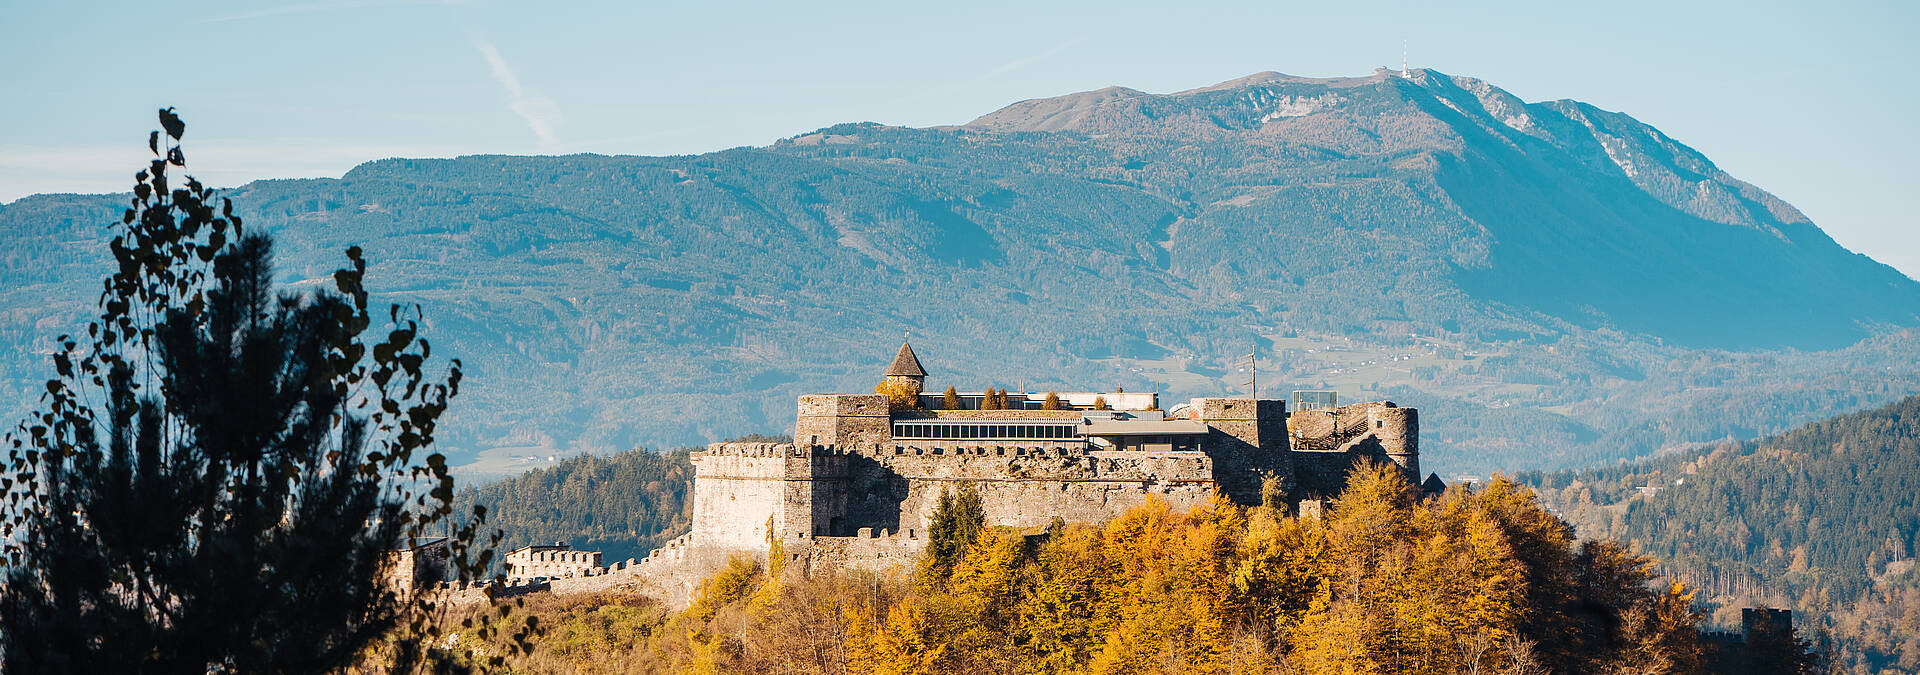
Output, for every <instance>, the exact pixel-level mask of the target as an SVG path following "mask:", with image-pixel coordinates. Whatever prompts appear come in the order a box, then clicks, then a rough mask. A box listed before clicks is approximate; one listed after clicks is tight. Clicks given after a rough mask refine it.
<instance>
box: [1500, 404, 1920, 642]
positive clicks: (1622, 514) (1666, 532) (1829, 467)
mask: <svg viewBox="0 0 1920 675" xmlns="http://www.w3.org/2000/svg"><path fill="white" fill-rule="evenodd" d="M1521 479H1522V480H1525V481H1528V482H1532V483H1534V484H1536V485H1538V486H1540V489H1541V493H1542V495H1543V498H1544V499H1545V501H1546V502H1547V503H1548V504H1549V505H1552V506H1554V507H1555V508H1557V510H1558V511H1559V512H1560V513H1561V514H1562V515H1563V516H1564V517H1565V518H1567V519H1568V520H1569V521H1571V522H1573V523H1574V524H1575V525H1576V526H1577V527H1578V529H1579V530H1580V532H1581V534H1582V535H1583V536H1590V537H1607V538H1613V539H1618V540H1620V541H1622V542H1626V543H1628V544H1630V545H1631V546H1633V547H1635V549H1636V550H1639V551H1642V552H1645V553H1648V554H1650V555H1653V556H1655V557H1657V558H1659V559H1660V560H1661V561H1662V563H1661V571H1662V572H1663V573H1664V574H1665V575H1667V576H1668V577H1671V578H1674V579H1677V580H1681V581H1685V582H1687V583H1688V584H1689V585H1692V586H1695V587H1697V588H1699V589H1701V599H1702V600H1703V601H1705V602H1706V603H1707V604H1708V605H1709V606H1710V607H1712V608H1716V609H1717V610H1718V611H1716V612H1715V614H1714V618H1715V619H1716V621H1717V622H1718V623H1719V624H1721V625H1723V626H1726V625H1737V623H1738V621H1739V608H1740V607H1743V606H1747V605H1750V604H1755V603H1766V604H1771V605H1773V606H1778V607H1792V608H1794V609H1796V610H1798V611H1799V612H1800V615H1799V617H1798V620H1799V621H1800V622H1801V626H1803V627H1806V628H1815V627H1823V628H1826V629H1828V630H1830V631H1832V632H1833V633H1834V636H1835V638H1836V639H1838V640H1839V645H1838V649H1837V652H1836V654H1835V656H1836V657H1837V658H1838V660H1839V661H1840V662H1841V663H1842V664H1844V665H1847V666H1849V667H1851V666H1860V667H1863V668H1871V669H1876V670H1877V669H1891V670H1897V671H1898V672H1914V671H1916V670H1920V571H1916V570H1915V569H1914V567H1915V565H1914V555H1915V553H1916V551H1920V396H1915V397H1910V398H1907V399H1904V400H1902V401H1899V402H1898V403H1895V404H1892V405H1889V406H1886V407H1884V408H1880V409H1877V410H1872V411H1867V412H1861V413H1855V414H1851V415H1844V416H1840V417H1836V418H1833V419H1828V420H1823V421H1820V422H1816V423H1813V424H1809V425H1806V426H1804V427H1801V428H1799V429H1795V430H1793V431H1791V432H1789V433H1786V434H1783V435H1780V436H1778V437H1774V438H1768V439H1764V440H1757V441H1746V442H1739V443H1726V444H1721V445H1719V446H1716V447H1713V448H1708V449H1702V450H1698V451H1693V452H1686V453H1679V454H1674V455H1669V456H1665V457H1661V458H1658V459H1653V460H1647V461H1642V462H1637V463H1632V464H1627V465H1622V466H1615V467H1608V468H1604V469H1590V470H1585V471H1578V472H1557V473H1551V474H1523V475H1522V476H1521Z"/></svg>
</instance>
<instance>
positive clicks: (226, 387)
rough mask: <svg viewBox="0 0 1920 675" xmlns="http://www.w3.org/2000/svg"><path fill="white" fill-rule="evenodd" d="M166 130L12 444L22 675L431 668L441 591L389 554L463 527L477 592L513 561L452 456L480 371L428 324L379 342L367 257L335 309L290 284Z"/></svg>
mask: <svg viewBox="0 0 1920 675" xmlns="http://www.w3.org/2000/svg"><path fill="white" fill-rule="evenodd" d="M160 125H161V127H162V128H163V130H164V137H163V135H162V132H161V131H156V132H154V133H153V134H152V135H151V136H150V137H149V139H148V148H149V149H150V150H151V151H152V152H153V154H154V157H155V158H154V159H153V160H152V161H151V162H150V163H149V165H148V166H147V167H146V168H145V169H144V170H142V171H140V172H139V173H138V174H137V175H136V176H135V179H136V183H135V185H134V189H133V196H132V198H131V200H130V203H129V208H127V209H126V210H125V212H124V213H123V214H122V217H121V218H120V219H119V222H117V223H115V224H114V225H113V228H114V233H113V237H112V241H111V242H110V243H109V245H108V246H109V248H110V250H111V251H112V254H113V259H114V263H115V265H114V267H113V268H112V270H111V272H110V273H109V274H108V275H107V277H106V279H105V280H104V282H103V284H102V291H101V293H100V296H99V305H98V307H99V314H98V315H97V317H96V318H94V319H93V320H92V321H91V322H89V323H88V325H87V326H86V328H85V330H84V331H83V332H84V336H74V337H69V336H64V335H63V336H60V337H59V338H58V339H57V340H56V344H57V345H58V348H57V349H56V350H55V352H54V354H53V359H52V360H53V366H54V371H55V377H54V378H53V379H50V380H48V381H47V384H46V395H45V396H44V397H43V398H42V400H41V407H40V409H39V410H38V411H37V412H35V413H34V414H33V415H32V417H31V418H30V419H29V420H27V421H25V422H23V423H21V424H20V425H19V426H18V428H17V430H16V431H15V432H14V433H12V434H10V435H9V436H8V437H7V443H8V445H9V450H8V463H7V466H6V472H5V474H4V476H0V491H5V492H7V497H8V500H7V502H6V503H5V504H4V505H0V515H3V516H4V521H0V526H3V527H4V535H5V537H4V546H5V556H6V557H5V561H4V562H5V569H4V573H5V583H4V585H0V650H3V652H4V660H5V665H4V667H3V668H0V670H5V671H8V672H16V673H50V672H111V673H135V672H154V671H167V672H176V671H178V672H214V671H221V672H235V671H237V672H319V671H325V670H333V669H337V668H340V667H342V666H345V665H347V664H348V663H350V662H352V661H354V660H355V659H356V658H359V657H360V656H362V655H363V653H364V652H365V650H366V649H367V648H368V646H369V645H370V644H373V643H374V642H375V641H376V640H379V639H382V638H383V637H385V636H388V635H390V634H393V633H394V631H395V630H396V629H398V630H399V633H398V635H399V636H400V637H399V639H398V640H397V642H395V643H393V646H394V649H395V651H394V652H393V653H391V654H388V656H391V657H393V659H394V661H393V662H390V663H388V664H386V665H385V667H387V668H391V669H395V670H406V669H409V668H411V667H413V666H414V665H415V664H417V663H418V662H419V658H420V657H421V656H422V655H423V646H424V644H425V642H426V641H427V640H429V639H430V638H431V636H432V634H433V632H434V631H435V630H436V628H434V624H433V623H432V622H431V614H432V613H433V611H434V609H435V607H434V603H433V597H434V596H433V595H432V594H429V593H420V592H414V593H410V592H407V591H406V590H405V589H404V588H400V587H396V586H395V585H392V584H389V583H387V582H386V578H385V577H386V573H387V572H388V569H387V565H388V564H389V563H388V552H389V551H390V550H392V548H393V547H394V546H395V545H396V544H397V543H403V542H408V541H412V540H415V539H418V538H422V537H426V536H428V535H440V534H444V533H447V531H448V530H449V529H452V530H453V534H454V536H453V538H452V542H451V545H452V553H453V555H452V562H453V563H454V566H455V569H454V570H453V572H454V573H455V574H457V575H458V576H459V578H460V579H462V580H465V579H470V578H473V577H475V576H477V575H478V574H480V573H481V572H482V570H484V569H486V567H487V566H488V564H489V562H490V559H491V556H492V551H491V549H490V547H488V546H486V545H482V544H477V543H476V541H475V540H476V533H475V530H474V527H475V526H474V525H473V524H466V525H457V526H456V525H455V524H454V523H453V522H452V521H451V520H450V519H451V517H452V516H453V509H452V507H451V505H450V503H451V500H452V497H453V477H452V476H451V475H450V474H449V472H448V467H447V462H446V457H445V456H444V455H442V454H440V453H438V452H435V451H434V442H435V439H436V435H437V433H438V432H439V421H440V417H441V415H442V414H443V413H444V412H445V411H446V410H447V406H448V404H449V402H450V401H451V400H452V398H453V397H454V396H455V395H456V394H457V393H458V392H459V387H460V381H461V367H460V362H459V361H458V360H453V361H451V362H449V363H448V366H447V368H446V370H444V371H442V372H440V373H436V372H434V371H433V370H432V369H430V368H429V367H428V364H429V358H430V355H431V350H430V348H429V345H428V343H427V341H426V339H424V338H423V337H421V336H420V334H419V329H420V324H419V320H418V319H419V311H418V309H417V308H415V309H412V310H409V311H407V312H405V313H403V312H402V309H401V308H400V307H398V306H394V307H392V308H391V309H390V310H389V311H386V312H379V313H384V314H386V315H387V319H386V321H385V324H384V326H383V327H382V329H381V330H380V331H379V332H369V329H372V328H374V327H375V320H376V318H377V314H376V313H375V312H372V311H369V308H368V291H367V286H366V285H365V279H366V271H367V262H366V259H365V257H364V256H363V255H362V253H361V251H360V249H359V248H357V247H354V248H349V249H347V251H346V263H347V265H346V267H345V268H343V269H341V270H339V271H338V272H335V273H334V275H333V279H332V281H333V288H332V289H331V290H330V291H325V292H311V293H304V294H302V293H294V292H288V291H285V290H280V289H276V288H275V286H274V283H273V278H274V275H273V265H272V260H273V244H272V240H271V238H269V237H268V236H267V235H266V234H264V233H260V232H257V231H248V230H246V229H245V228H244V227H243V224H242V219H241V218H240V217H239V216H236V215H234V208H233V204H232V202H230V201H229V200H227V199H224V198H219V197H218V196H217V195H216V194H215V192H214V191H213V190H210V189H208V188H207V187H205V186H204V185H202V184H201V183H200V182H199V181H197V180H194V179H193V178H192V177H191V176H188V177H186V179H185V180H184V181H178V180H176V179H175V177H174V176H173V172H174V171H176V170H182V169H184V167H185V166H186V156H185V154H184V152H183V151H182V150H181V147H180V146H179V145H178V142H179V139H180V138H181V135H182V134H183V133H184V131H185V124H184V123H183V122H182V121H181V120H180V118H179V117H178V116H176V115H175V114H174V113H173V112H172V109H166V110H162V111H160ZM474 515H475V516H476V517H475V519H474V522H476V523H477V521H478V520H479V518H478V516H479V515H480V510H478V509H476V510H475V514H474ZM495 541H497V535H496V536H495ZM407 572H408V571H400V572H399V573H400V574H403V575H404V574H406V573H407ZM427 581H429V582H437V579H429V580H427ZM523 637H524V636H523Z"/></svg>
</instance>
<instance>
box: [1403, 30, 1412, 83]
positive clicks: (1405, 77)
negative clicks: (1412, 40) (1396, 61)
mask: <svg viewBox="0 0 1920 675" xmlns="http://www.w3.org/2000/svg"><path fill="white" fill-rule="evenodd" d="M1400 79H1403V80H1411V79H1413V74H1412V73H1411V72H1409V71H1408V70H1407V41H1406V40H1401V41H1400Z"/></svg>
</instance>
